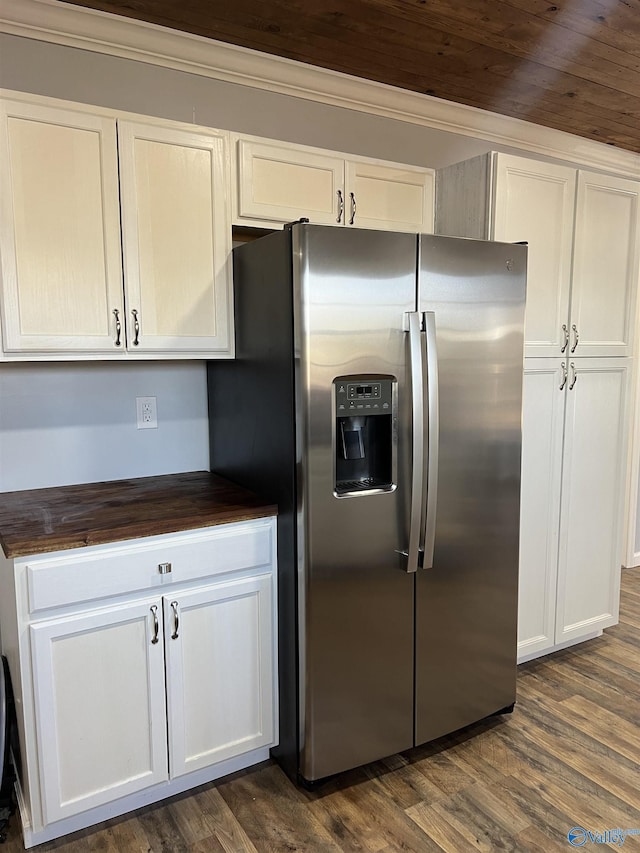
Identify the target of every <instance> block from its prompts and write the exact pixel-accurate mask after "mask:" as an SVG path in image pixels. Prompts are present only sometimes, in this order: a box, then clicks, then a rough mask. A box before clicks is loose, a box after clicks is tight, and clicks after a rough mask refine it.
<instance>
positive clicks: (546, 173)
mask: <svg viewBox="0 0 640 853" xmlns="http://www.w3.org/2000/svg"><path fill="white" fill-rule="evenodd" d="M437 181H438V188H437V210H436V230H437V233H439V234H450V235H454V236H464V237H478V238H481V239H493V240H504V241H506V242H519V241H523V242H526V243H528V246H529V256H528V258H529V259H528V272H527V308H526V315H525V353H526V355H527V356H543V357H546V356H558V355H574V356H585V355H586V356H602V355H604V356H629V355H631V354H632V335H633V317H634V311H635V299H636V290H637V282H638V274H639V266H640V256H639V247H640V221H639V217H638V193H639V191H640V184H638V183H636V182H633V181H627V180H624V179H621V178H616V177H612V176H608V175H596V174H591V173H589V172H583V171H576V170H575V169H573V168H570V167H567V166H558V165H555V164H552V163H544V162H541V161H537V160H529V159H527V158H524V157H514V156H511V155H507V154H495V153H494V154H487V155H482V156H481V157H476V158H474V159H473V160H469V161H467V162H465V163H458V164H456V165H454V166H449V167H447V168H445V169H442V170H440V171H439V172H438V178H437Z"/></svg>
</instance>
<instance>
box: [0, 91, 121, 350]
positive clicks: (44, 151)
mask: <svg viewBox="0 0 640 853" xmlns="http://www.w3.org/2000/svg"><path fill="white" fill-rule="evenodd" d="M0 110H1V113H0V114H1V117H2V118H1V120H2V128H1V131H0V177H1V180H2V193H1V199H0V249H1V254H2V319H3V338H4V349H5V351H6V352H29V351H31V352H43V351H49V350H51V351H57V352H61V351H66V352H70V353H73V352H77V351H79V350H86V351H89V352H96V351H101V352H109V353H111V354H117V352H118V351H122V350H123V349H124V347H123V346H122V345H121V346H120V350H118V348H117V346H116V339H115V315H114V314H113V312H114V310H116V311H118V312H120V317H122V309H123V295H122V268H121V256H120V213H119V202H118V163H117V148H116V129H115V121H114V120H113V119H110V118H106V117H103V116H100V115H92V114H90V113H86V112H74V111H73V110H66V109H57V108H53V107H48V106H39V105H35V104H34V105H31V104H24V103H20V102H14V101H3V102H2V104H1V105H0Z"/></svg>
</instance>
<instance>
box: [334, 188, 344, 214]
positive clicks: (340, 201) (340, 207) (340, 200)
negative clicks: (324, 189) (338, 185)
mask: <svg viewBox="0 0 640 853" xmlns="http://www.w3.org/2000/svg"><path fill="white" fill-rule="evenodd" d="M337 195H338V218H337V219H336V222H342V214H343V213H344V198H343V197H342V190H338V192H337Z"/></svg>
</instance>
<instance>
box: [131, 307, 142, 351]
mask: <svg viewBox="0 0 640 853" xmlns="http://www.w3.org/2000/svg"><path fill="white" fill-rule="evenodd" d="M131 316H132V317H133V345H134V347H137V346H138V344H139V343H140V341H139V337H140V323H139V322H138V312H137V311H136V309H135V308H132V309H131Z"/></svg>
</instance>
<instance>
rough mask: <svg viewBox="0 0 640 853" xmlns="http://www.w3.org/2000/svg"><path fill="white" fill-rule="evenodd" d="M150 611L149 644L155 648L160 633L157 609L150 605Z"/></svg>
mask: <svg viewBox="0 0 640 853" xmlns="http://www.w3.org/2000/svg"><path fill="white" fill-rule="evenodd" d="M149 609H150V610H151V615H152V616H153V637H152V638H151V643H152V644H153V645H154V646H155V644H156V643H157V642H158V633H159V632H160V623H159V622H158V607H157V606H156V605H155V604H152V605H151V607H150V608H149Z"/></svg>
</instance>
